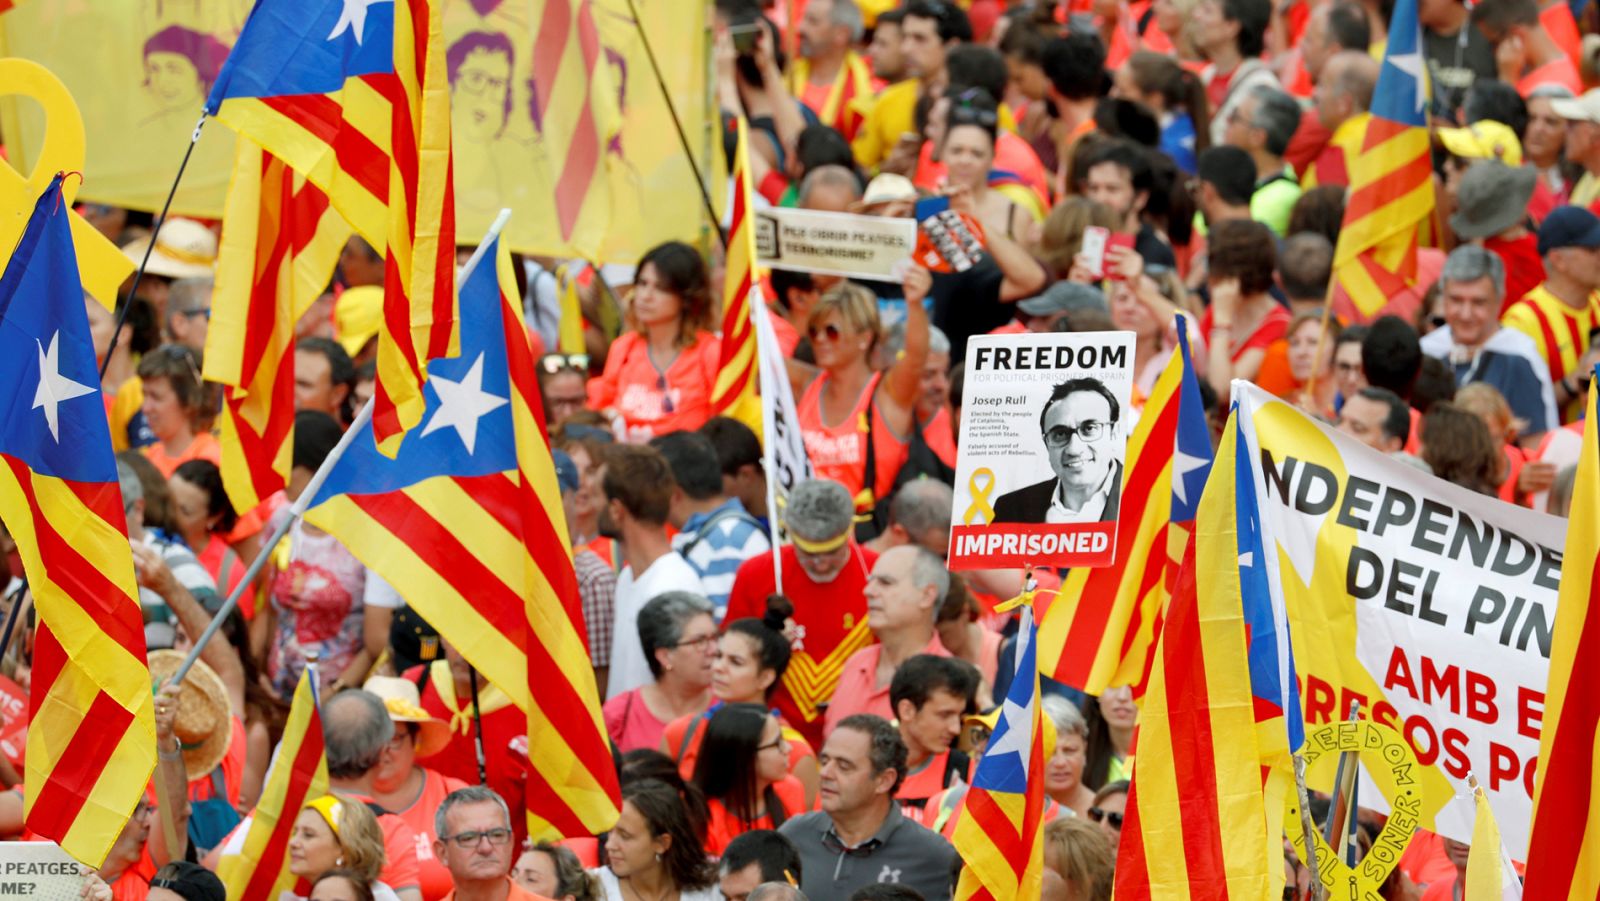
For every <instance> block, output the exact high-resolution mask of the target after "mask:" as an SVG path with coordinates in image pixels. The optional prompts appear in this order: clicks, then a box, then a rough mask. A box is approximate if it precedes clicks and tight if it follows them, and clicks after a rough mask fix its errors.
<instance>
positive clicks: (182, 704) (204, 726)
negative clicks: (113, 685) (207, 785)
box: [149, 651, 233, 782]
mask: <svg viewBox="0 0 1600 901" xmlns="http://www.w3.org/2000/svg"><path fill="white" fill-rule="evenodd" d="M149 656H150V681H151V683H152V684H154V685H161V684H163V683H165V682H166V681H167V680H168V679H170V678H171V677H172V674H173V673H176V672H177V671H178V667H179V666H181V665H182V664H183V658H184V657H186V656H187V655H186V654H184V653H183V652H182V651H151V652H150V655H149ZM231 719H232V713H231V710H230V705H229V702H228V686H227V685H226V684H224V683H223V681H222V677H221V676H218V675H217V673H216V671H215V670H213V669H212V668H211V667H209V666H206V665H205V664H204V663H203V662H201V661H199V660H196V661H195V662H194V666H193V667H192V668H190V670H189V674H188V675H187V676H185V677H184V679H183V690H182V691H180V692H179V693H178V716H177V719H176V720H175V721H174V722H173V724H172V731H173V732H174V733H176V735H177V736H178V744H179V745H180V746H181V747H182V748H183V769H184V772H185V773H186V774H187V775H188V777H189V781H191V782H193V781H194V780H196V779H199V778H202V777H204V776H207V775H209V774H210V773H211V771H212V770H214V769H216V768H217V764H219V763H221V762H222V758H224V757H226V756H228V745H229V743H230V742H231V741H232V739H233V723H232V722H230V720H231Z"/></svg>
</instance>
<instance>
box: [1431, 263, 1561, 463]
mask: <svg viewBox="0 0 1600 901" xmlns="http://www.w3.org/2000/svg"><path fill="white" fill-rule="evenodd" d="M1505 286H1506V270H1505V265H1504V263H1502V262H1501V260H1500V257H1499V256H1497V255H1495V254H1493V253H1490V252H1489V251H1487V250H1484V249H1483V248H1482V247H1477V246H1474V245H1472V244H1463V245H1462V246H1460V247H1457V248H1456V249H1455V250H1453V251H1451V252H1450V256H1449V257H1447V258H1446V259H1445V261H1444V269H1443V271H1441V272H1440V273H1439V293H1440V296H1441V298H1442V299H1443V301H1444V320H1445V325H1444V327H1442V328H1437V329H1434V330H1433V331H1431V332H1429V333H1428V334H1426V335H1424V336H1422V352H1423V353H1425V354H1427V355H1428V356H1430V357H1437V358H1438V359H1440V360H1443V361H1445V362H1446V363H1449V364H1450V366H1451V368H1452V369H1454V370H1455V375H1456V385H1457V387H1464V386H1466V385H1469V384H1472V383H1473V382H1484V383H1487V384H1489V385H1492V386H1493V387H1494V388H1495V390H1497V391H1499V392H1500V393H1501V394H1502V395H1504V397H1505V399H1506V403H1508V404H1510V405H1511V412H1512V413H1513V414H1514V415H1515V416H1516V417H1517V418H1518V419H1521V420H1522V421H1523V422H1525V423H1527V425H1526V426H1525V427H1524V429H1523V434H1522V435H1521V443H1522V444H1523V445H1525V446H1527V447H1537V446H1538V444H1539V439H1540V437H1541V436H1542V435H1543V434H1544V432H1545V431H1547V430H1549V429H1551V428H1554V427H1556V426H1557V425H1558V424H1559V423H1560V420H1559V419H1558V418H1557V417H1556V402H1555V393H1554V391H1553V390H1552V388H1551V386H1550V371H1549V368H1548V367H1547V366H1545V363H1544V359H1543V358H1542V357H1540V356H1539V348H1538V346H1537V345H1535V344H1534V343H1533V339H1532V338H1529V337H1528V336H1527V335H1524V334H1523V333H1521V332H1519V331H1517V330H1516V329H1509V328H1502V327H1501V326H1500V318H1499V317H1500V306H1501V302H1502V299H1503V295H1504V293H1505Z"/></svg>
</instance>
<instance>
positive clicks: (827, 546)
mask: <svg viewBox="0 0 1600 901" xmlns="http://www.w3.org/2000/svg"><path fill="white" fill-rule="evenodd" d="M849 540H850V530H849V529H846V530H844V531H843V532H840V533H839V535H838V537H835V538H827V539H824V540H822V541H809V540H807V539H805V538H801V537H800V536H799V535H796V534H794V532H793V531H791V532H790V533H789V541H790V542H791V543H792V544H794V546H795V547H796V548H797V549H799V550H801V551H804V552H806V553H808V554H826V553H829V552H830V551H836V550H838V549H839V548H842V547H844V543H845V542H846V541H849Z"/></svg>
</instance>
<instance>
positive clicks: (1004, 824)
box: [963, 764, 1028, 876]
mask: <svg viewBox="0 0 1600 901" xmlns="http://www.w3.org/2000/svg"><path fill="white" fill-rule="evenodd" d="M980 765H981V764H980ZM966 805H967V812H966V815H967V816H969V817H972V819H973V821H974V822H976V823H977V824H978V825H979V826H980V827H981V829H982V832H983V834H984V836H985V837H986V838H987V839H988V840H989V847H990V848H991V849H993V851H994V853H996V854H998V855H999V856H1000V857H1001V858H1002V859H1004V860H1005V862H1006V863H1007V864H1010V866H1011V870H1012V872H1014V873H1016V874H1018V875H1019V876H1020V875H1021V874H1022V871H1023V870H1024V868H1026V867H1027V865H1028V848H1027V847H1026V843H1025V841H1024V840H1023V838H1022V824H1021V823H1016V822H1013V821H1012V820H1011V818H1010V817H1008V816H1006V812H1005V811H1004V810H1001V809H1000V806H999V805H998V804H996V803H995V801H994V798H993V796H992V795H991V794H990V793H989V792H988V791H986V790H984V789H981V788H972V789H969V790H968V791H967V798H966ZM963 851H964V853H966V854H968V855H969V856H970V855H971V854H972V850H971V849H963Z"/></svg>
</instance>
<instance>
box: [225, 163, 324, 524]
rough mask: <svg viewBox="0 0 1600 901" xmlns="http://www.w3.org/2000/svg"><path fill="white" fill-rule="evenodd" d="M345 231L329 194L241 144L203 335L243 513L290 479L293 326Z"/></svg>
mask: <svg viewBox="0 0 1600 901" xmlns="http://www.w3.org/2000/svg"><path fill="white" fill-rule="evenodd" d="M349 237H350V226H349V225H348V224H346V223H345V221H344V219H343V218H341V217H340V216H339V214H338V212H337V211H335V210H334V209H333V207H332V206H331V205H330V204H329V203H328V195H327V194H324V193H323V192H322V190H321V189H320V188H318V187H317V186H316V185H313V184H311V183H310V182H309V181H307V180H306V179H305V176H303V175H300V174H298V173H296V172H295V171H294V170H292V169H290V168H289V167H288V166H286V165H284V163H283V161H282V160H280V159H278V158H277V157H275V156H273V155H272V154H270V153H267V152H266V151H264V150H262V149H261V148H260V147H259V146H257V145H256V144H254V143H252V142H250V141H240V142H238V147H237V149H236V151H235V159H234V168H233V180H232V182H231V183H230V184H229V187H228V205H227V210H226V215H225V216H224V218H223V225H222V243H221V248H220V250H219V252H218V254H217V290H216V299H215V300H214V301H213V302H212V305H211V328H210V329H209V330H208V331H207V332H206V352H205V367H206V372H205V375H206V379H207V380H209V381H213V382H217V383H219V384H221V385H223V386H224V388H223V406H222V420H221V426H222V467H221V468H222V482H223V486H224V487H225V488H226V489H227V492H228V497H229V498H230V499H232V501H233V504H234V506H236V507H237V508H239V509H240V510H251V509H254V508H255V507H256V506H257V505H258V504H260V503H261V502H262V501H263V500H266V499H267V498H268V497H270V496H271V495H272V494H273V493H275V492H277V491H279V490H281V489H282V488H283V487H284V486H285V485H286V484H288V480H289V462H290V457H291V451H292V446H293V441H294V325H295V322H296V321H298V320H299V319H300V317H301V316H302V315H303V314H304V313H305V311H306V309H307V308H308V307H310V306H311V304H312V303H313V302H314V301H316V299H317V297H318V296H320V294H321V293H322V289H323V288H324V287H325V286H326V285H327V284H328V279H329V278H330V277H331V276H332V275H333V269H334V266H336V265H337V264H338V262H339V252H340V250H341V249H343V247H344V244H345V241H346V239H348V238H349Z"/></svg>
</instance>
